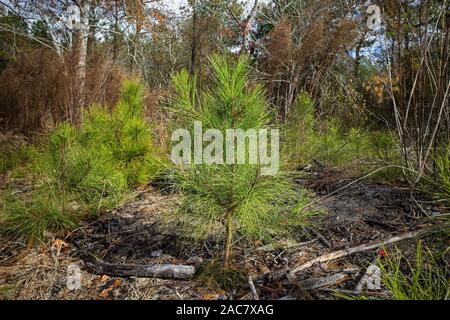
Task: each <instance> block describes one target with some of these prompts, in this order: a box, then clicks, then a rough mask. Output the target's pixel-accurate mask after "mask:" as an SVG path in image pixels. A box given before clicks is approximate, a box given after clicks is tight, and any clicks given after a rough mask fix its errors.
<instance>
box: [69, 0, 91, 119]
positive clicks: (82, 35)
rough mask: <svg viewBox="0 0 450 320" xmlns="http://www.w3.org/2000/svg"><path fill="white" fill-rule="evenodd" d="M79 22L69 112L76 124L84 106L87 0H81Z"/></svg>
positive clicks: (87, 26) (88, 6)
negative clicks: (70, 108)
mask: <svg viewBox="0 0 450 320" xmlns="http://www.w3.org/2000/svg"><path fill="white" fill-rule="evenodd" d="M80 9H81V22H80V29H79V30H78V31H77V35H76V41H75V48H74V54H75V81H74V85H73V91H74V92H73V104H72V112H71V121H72V123H73V124H75V125H76V126H79V125H80V123H81V108H83V106H84V101H85V100H84V95H85V86H86V60H87V48H88V36H89V11H90V3H89V1H88V0H84V1H82V2H81V8H80Z"/></svg>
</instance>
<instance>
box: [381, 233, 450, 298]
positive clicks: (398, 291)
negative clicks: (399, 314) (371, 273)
mask: <svg viewBox="0 0 450 320" xmlns="http://www.w3.org/2000/svg"><path fill="white" fill-rule="evenodd" d="M396 251H397V252H393V253H391V254H389V255H388V257H387V258H386V259H384V261H383V262H382V263H380V268H381V273H382V281H383V284H384V285H385V287H386V289H387V290H388V291H389V292H390V294H391V295H392V298H393V299H395V300H444V299H446V298H448V297H449V295H450V274H449V272H448V268H447V267H448V266H447V267H446V266H442V265H440V264H439V263H438V262H437V261H436V259H435V258H434V255H433V253H432V252H431V251H430V250H429V249H428V248H427V247H426V246H423V244H422V242H421V241H419V242H418V244H417V249H416V254H415V259H414V261H413V262H411V261H409V260H408V259H406V258H405V257H404V255H402V253H401V252H400V251H399V250H396Z"/></svg>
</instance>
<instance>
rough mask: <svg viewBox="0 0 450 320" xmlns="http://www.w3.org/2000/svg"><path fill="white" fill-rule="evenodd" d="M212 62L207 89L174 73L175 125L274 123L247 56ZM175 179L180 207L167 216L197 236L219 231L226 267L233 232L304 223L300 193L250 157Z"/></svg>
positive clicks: (257, 232)
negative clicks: (211, 78)
mask: <svg viewBox="0 0 450 320" xmlns="http://www.w3.org/2000/svg"><path fill="white" fill-rule="evenodd" d="M211 64H212V68H213V70H214V75H215V82H214V84H213V85H212V87H211V88H210V89H208V90H206V89H205V90H204V91H201V92H197V90H196V83H195V80H192V79H190V77H189V75H188V73H187V72H186V71H183V72H181V73H179V74H178V75H176V76H175V77H174V80H173V83H174V85H175V87H176V89H177V95H176V96H175V98H174V100H173V103H172V112H173V113H174V115H175V117H174V118H175V119H176V124H177V125H178V126H179V127H181V128H192V127H193V123H194V121H201V122H202V125H203V128H204V130H207V129H217V130H220V131H221V132H222V134H223V135H224V136H225V131H226V130H227V129H238V128H239V129H243V130H247V129H251V128H252V129H256V130H258V129H262V128H268V127H269V126H270V125H271V122H272V121H273V119H272V117H271V115H270V111H269V104H268V102H267V101H266V100H265V98H264V91H263V89H262V88H261V86H259V85H255V86H250V85H249V80H248V69H249V66H248V61H247V59H246V58H240V59H239V60H238V61H237V62H235V63H230V62H229V61H228V60H227V59H226V58H220V57H214V58H213V59H212V60H211ZM197 110H201V112H199V111H197ZM173 177H174V180H175V183H176V186H177V187H178V189H179V191H180V192H181V200H180V204H179V208H178V210H176V211H175V212H173V214H172V215H171V216H166V219H167V220H168V222H169V223H171V224H172V223H176V224H177V225H178V228H179V230H181V231H182V232H183V233H184V234H185V235H186V236H189V237H192V238H194V239H197V240H198V239H204V238H206V237H208V236H211V235H218V234H223V236H224V238H225V259H224V260H225V263H224V264H225V269H226V268H227V267H228V264H229V260H230V258H231V248H232V244H233V242H234V241H233V237H234V236H235V235H236V234H239V235H241V236H242V237H243V238H246V239H255V238H256V239H270V238H272V237H275V236H280V235H286V234H288V233H289V231H290V230H291V229H292V228H293V227H294V226H295V225H301V224H302V223H304V220H305V219H304V215H303V212H301V210H294V209H295V207H296V204H297V199H298V198H299V197H300V194H299V192H296V191H295V190H294V188H293V186H292V184H291V181H290V180H289V179H288V178H287V177H285V176H283V175H281V174H276V175H274V176H263V175H261V165H259V164H249V163H248V160H246V161H245V163H243V164H208V165H205V164H203V165H200V164H198V165H196V164H193V165H190V166H180V167H177V168H175V172H174V174H173ZM224 229H225V230H224Z"/></svg>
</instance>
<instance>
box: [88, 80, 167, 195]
mask: <svg viewBox="0 0 450 320" xmlns="http://www.w3.org/2000/svg"><path fill="white" fill-rule="evenodd" d="M121 97H122V98H121V100H120V101H119V103H118V104H117V106H116V108H115V109H114V110H113V112H112V113H108V112H107V111H106V110H104V109H102V108H101V107H94V108H92V109H91V110H90V111H89V112H88V113H87V114H86V115H85V118H84V122H83V130H82V133H81V135H82V144H83V145H84V146H85V147H87V148H90V149H97V150H99V152H100V153H103V154H104V156H105V157H107V158H110V159H111V160H112V161H114V162H116V163H117V164H118V166H119V167H120V171H122V172H123V173H124V175H125V178H126V180H127V184H128V185H129V186H130V187H135V186H139V185H142V184H144V183H146V182H148V181H149V180H150V179H151V178H152V177H154V176H155V175H156V173H157V172H158V169H159V162H158V161H157V157H156V148H155V147H154V146H153V143H152V136H151V127H150V125H149V124H148V123H147V121H146V120H145V117H144V112H143V99H144V87H143V85H142V84H141V83H139V82H136V81H125V83H124V88H123V91H122V96H121Z"/></svg>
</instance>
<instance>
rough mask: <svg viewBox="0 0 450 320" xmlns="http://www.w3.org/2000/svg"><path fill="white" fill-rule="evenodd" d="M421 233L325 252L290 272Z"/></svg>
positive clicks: (296, 271)
mask: <svg viewBox="0 0 450 320" xmlns="http://www.w3.org/2000/svg"><path fill="white" fill-rule="evenodd" d="M422 233H423V230H419V231H413V232H409V233H406V234H403V235H399V236H395V237H392V238H390V239H387V240H385V241H382V242H377V243H371V244H363V245H360V246H357V247H353V248H349V249H344V250H339V251H335V252H331V253H327V254H324V255H322V256H320V257H317V258H315V259H312V260H309V261H308V262H306V263H304V264H302V265H300V266H298V267H297V268H295V269H294V270H292V271H291V273H292V274H296V273H298V272H300V271H303V270H305V269H308V268H310V267H312V266H313V265H314V264H316V263H322V262H327V261H331V260H336V259H339V258H343V257H346V256H349V255H352V254H355V253H358V252H363V251H367V250H372V249H376V248H379V247H383V246H386V245H389V244H392V243H396V242H399V241H402V240H406V239H412V238H416V237H418V236H420V235H421V234H422Z"/></svg>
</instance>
